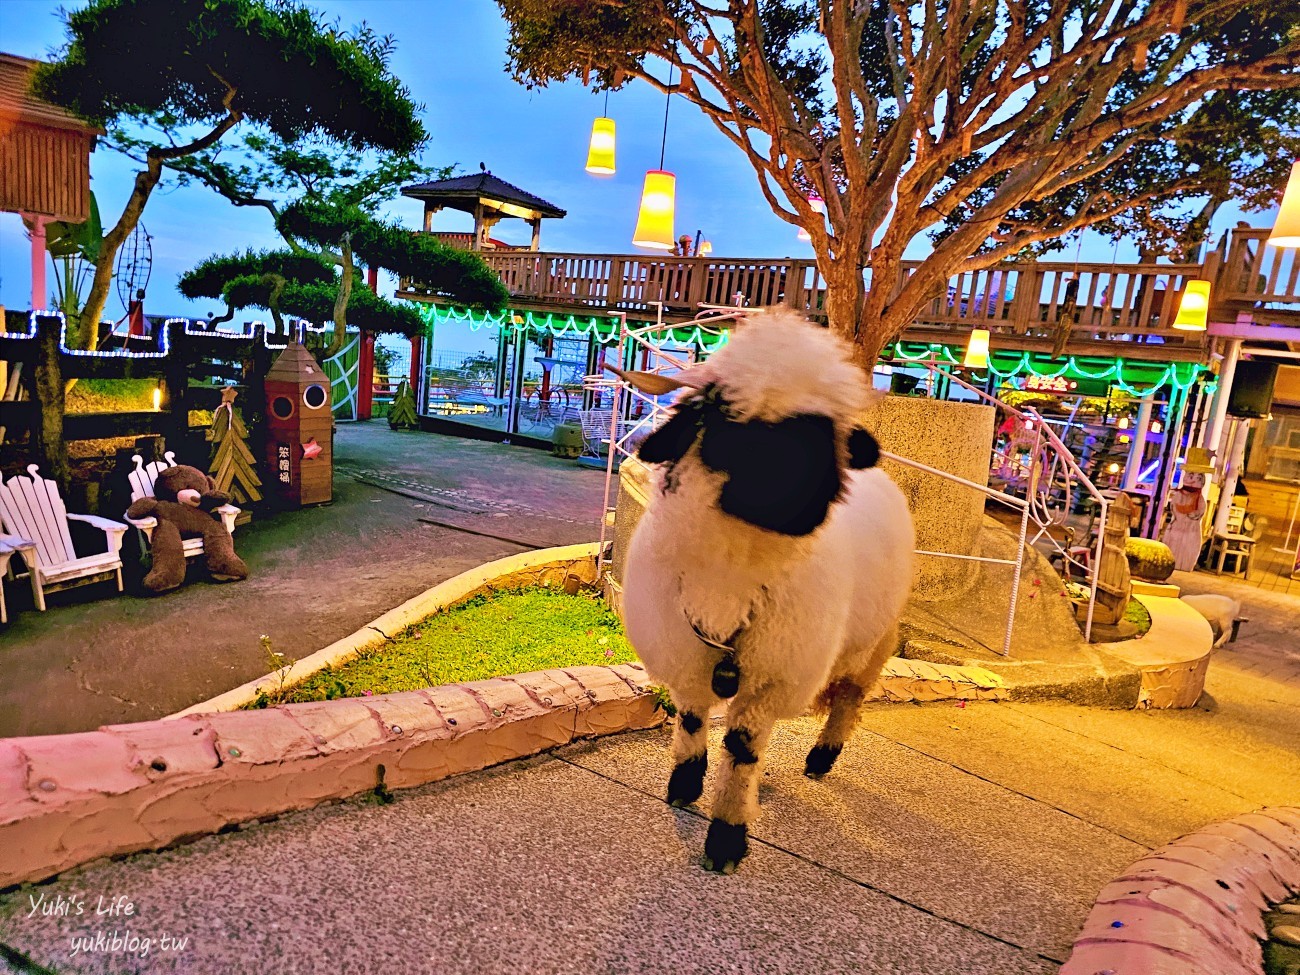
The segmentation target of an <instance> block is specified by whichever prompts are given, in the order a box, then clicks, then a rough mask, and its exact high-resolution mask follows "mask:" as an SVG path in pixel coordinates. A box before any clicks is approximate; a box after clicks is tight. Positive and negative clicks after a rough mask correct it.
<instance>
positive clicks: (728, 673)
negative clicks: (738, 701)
mask: <svg viewBox="0 0 1300 975" xmlns="http://www.w3.org/2000/svg"><path fill="white" fill-rule="evenodd" d="M738 690H740V668H739V667H737V666H736V659H735V658H734V657H730V656H728V657H723V658H722V659H721V660H719V661H718V664H717V666H716V667H714V668H713V693H714V694H716V695H718V697H720V698H723V699H724V700H725V699H726V698H731V697H735V696H736V692H737V691H738Z"/></svg>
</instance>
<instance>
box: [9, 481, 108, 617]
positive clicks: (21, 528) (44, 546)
mask: <svg viewBox="0 0 1300 975" xmlns="http://www.w3.org/2000/svg"><path fill="white" fill-rule="evenodd" d="M27 472H28V473H29V474H30V475H31V476H30V477H23V476H21V475H19V476H17V477H11V478H9V479H8V480H4V479H3V478H0V521H3V523H4V528H5V530H6V531H8V532H10V533H11V534H14V535H19V536H21V537H22V538H26V539H30V540H31V541H32V542H34V543H35V546H36V549H35V554H34V557H33V559H32V564H31V565H29V566H28V569H29V570H30V571H31V573H32V577H33V584H32V591H33V593H34V594H35V596H36V608H37V609H41V610H43V609H45V593H46V592H56V591H58V590H60V589H67V588H70V587H71V586H78V585H82V584H84V583H88V582H97V581H99V580H100V579H107V578H111V577H113V576H116V577H117V591H118V592H121V591H122V555H121V551H122V535H123V534H124V533H125V532H126V531H127V526H126V525H124V524H122V523H121V522H120V521H113V520H112V519H111V518H100V517H98V516H97V515H74V514H71V513H70V512H69V511H68V509H67V507H66V506H65V505H64V503H63V499H62V498H61V497H59V488H58V485H56V484H55V483H54V482H53V481H47V480H45V479H44V478H42V477H41V476H40V474H39V472H38V470H37V467H36V465H35V464H31V465H29V466H28V468H27ZM70 521H81V522H85V523H86V524H88V525H91V526H93V527H95V528H98V529H99V530H100V531H102V532H103V533H104V538H105V541H106V542H107V546H108V550H107V551H106V552H99V553H97V554H95V555H83V556H78V555H77V552H76V549H74V548H73V547H72V535H71V533H70V532H69V531H68V522H70Z"/></svg>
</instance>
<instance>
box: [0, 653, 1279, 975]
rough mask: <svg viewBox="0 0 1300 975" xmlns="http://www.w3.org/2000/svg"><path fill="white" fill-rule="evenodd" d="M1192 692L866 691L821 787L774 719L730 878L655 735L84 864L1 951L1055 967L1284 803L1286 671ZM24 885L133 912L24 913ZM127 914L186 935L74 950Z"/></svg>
mask: <svg viewBox="0 0 1300 975" xmlns="http://www.w3.org/2000/svg"><path fill="white" fill-rule="evenodd" d="M1261 629H1262V628H1261ZM1240 642H1241V641H1239V643H1240ZM1236 652H1237V653H1239V654H1243V655H1249V654H1252V653H1253V652H1254V649H1253V648H1252V646H1251V645H1250V644H1248V643H1241V649H1240V650H1238V651H1236ZM1216 662H1217V658H1216ZM1209 695H1210V696H1209V698H1208V699H1207V700H1206V701H1205V702H1204V705H1203V706H1199V707H1197V708H1195V709H1192V710H1190V711H1184V712H1167V711H1166V712H1130V711H1107V710H1098V709H1089V708H1085V707H1081V706H1076V705H1067V704H1017V703H1006V702H1003V703H997V704H992V703H982V704H974V703H972V704H970V705H968V706H967V707H964V708H963V707H959V706H957V705H954V704H952V703H946V704H942V705H926V706H918V705H892V706H891V705H872V706H869V707H868V708H867V710H866V713H865V716H864V721H863V723H862V726H861V727H860V728H859V730H858V732H857V733H856V735H855V736H854V739H853V741H852V742H851V743H850V745H849V747H848V748H846V750H845V753H844V755H843V757H842V758H841V761H840V764H839V765H837V767H836V770H835V771H834V772H833V773H832V774H831V775H830V776H828V777H827V778H826V779H825V780H823V781H822V782H812V781H809V780H807V779H805V778H804V777H803V776H802V774H801V770H802V756H803V754H804V753H805V752H806V751H807V749H808V748H809V746H810V745H811V743H812V742H813V740H814V738H815V735H816V729H817V725H816V722H815V721H813V720H811V719H801V720H798V721H793V722H789V723H786V724H784V725H782V726H781V727H780V728H779V729H778V732H777V734H776V735H775V737H774V740H773V747H772V752H771V758H770V762H769V765H768V768H767V772H766V775H765V778H764V784H763V787H762V791H761V796H760V798H761V801H762V803H763V813H762V816H761V817H760V819H759V820H758V822H757V823H756V824H755V827H754V840H755V842H754V849H753V853H752V854H751V857H750V858H749V859H748V860H747V861H746V862H745V864H744V865H743V866H742V868H741V870H740V871H739V872H738V873H737V874H736V875H735V876H732V877H718V876H714V875H711V874H707V873H705V872H704V871H703V870H702V869H701V868H700V867H699V865H698V861H699V856H700V852H701V849H702V844H703V839H704V832H705V828H706V825H707V823H706V820H705V818H704V815H705V814H706V812H707V801H708V796H709V795H710V793H709V792H708V791H707V790H706V793H705V799H704V800H703V802H702V803H701V809H699V810H695V809H692V810H684V811H675V810H672V809H670V808H669V807H668V806H667V805H665V804H664V802H663V801H662V798H661V796H662V793H663V788H664V783H665V781H666V777H667V772H668V763H669V759H668V755H667V737H668V734H667V732H666V731H655V732H644V733H636V734H629V735H624V736H620V737H618V738H614V739H607V740H603V741H600V742H596V743H591V744H585V745H579V746H573V747H570V748H567V749H564V750H561V751H560V752H557V753H555V754H553V755H551V756H547V757H542V758H537V759H532V760H528V761H524V762H518V763H512V764H508V765H504V766H500V767H498V768H496V769H491V770H488V771H485V772H481V773H475V774H471V775H467V776H462V777H459V778H456V779H451V780H448V781H445V782H442V783H439V784H435V785H431V786H426V787H423V788H419V789H413V790H410V791H407V792H402V793H399V794H398V796H397V800H396V802H394V803H393V804H391V805H380V804H377V803H374V802H372V801H349V802H346V803H342V804H339V805H335V806H330V807H326V808H321V809H317V810H313V811H310V812H307V813H301V814H295V815H291V816H286V817H284V818H282V819H280V820H278V821H276V822H273V823H267V824H261V825H251V826H249V827H247V828H245V829H242V830H239V831H236V832H233V833H229V834H226V835H222V836H217V837H209V838H206V839H202V840H199V841H198V842H196V843H194V844H191V845H188V846H182V847H179V848H176V849H173V850H170V851H164V852H162V853H156V854H141V855H137V856H133V857H129V858H127V859H125V860H122V861H118V862H100V863H97V864H91V865H88V866H87V867H84V868H82V869H79V870H76V871H72V872H71V873H68V874H65V875H64V876H63V877H61V878H59V879H58V880H56V881H54V882H51V883H48V884H44V885H40V886H39V887H33V888H26V889H21V890H19V891H16V892H12V893H10V894H9V895H7V896H5V897H3V898H0V943H3V944H5V945H8V946H9V947H10V949H11V951H12V952H18V953H20V954H21V955H22V956H25V957H28V958H30V959H31V961H32V962H33V963H34V964H39V965H40V966H43V967H45V968H50V969H52V970H56V971H59V972H113V973H120V972H142V973H152V972H194V973H203V975H224V973H227V972H230V973H236V972H244V971H251V970H256V971H267V972H277V973H295V972H321V971H330V972H358V973H369V972H383V973H386V975H387V973H408V972H409V973H422V972H434V973H441V972H458V973H473V972H485V973H486V972H494V971H500V970H501V969H502V968H506V967H508V968H511V969H513V970H518V971H525V972H537V973H550V972H576V973H584V975H586V973H606V972H607V973H619V975H621V973H625V972H627V973H631V972H651V971H654V972H661V971H674V972H681V973H691V972H700V973H704V972H710V973H712V972H730V971H735V972H804V971H809V970H813V971H822V972H845V973H848V972H873V973H874V972H889V973H907V975H921V973H925V975H974V973H990V975H1019V973H1039V972H1051V971H1054V970H1055V969H1056V967H1057V965H1058V964H1059V963H1060V962H1061V961H1063V960H1064V959H1065V958H1066V957H1067V955H1068V952H1069V945H1070V943H1071V941H1072V940H1073V938H1074V936H1075V934H1076V932H1077V930H1078V928H1079V925H1080V924H1081V923H1082V921H1083V919H1084V917H1085V916H1086V914H1087V912H1088V909H1089V907H1090V906H1091V903H1092V900H1093V898H1094V897H1095V895H1096V893H1097V892H1098V890H1100V888H1101V887H1102V886H1103V885H1104V884H1105V883H1106V882H1107V881H1108V880H1109V879H1110V878H1111V877H1113V876H1115V875H1116V874H1118V873H1119V872H1120V871H1121V870H1122V869H1123V868H1124V867H1125V866H1127V865H1128V864H1129V863H1131V862H1132V861H1133V860H1135V859H1137V858H1138V857H1139V856H1141V855H1143V854H1144V853H1145V852H1146V851H1147V850H1149V849H1150V848H1152V847H1155V846H1158V845H1160V844H1162V843H1164V842H1166V841H1167V840H1169V839H1171V838H1173V837H1175V836H1177V835H1179V834H1181V833H1184V832H1186V831H1188V830H1191V829H1194V828H1197V827H1199V826H1202V825H1205V824H1207V823H1210V822H1214V821H1217V820H1221V819H1225V818H1228V817H1230V816H1233V815H1236V814H1238V813H1241V812H1244V811H1247V810H1252V809H1255V808H1258V807H1260V806H1262V805H1268V804H1276V803H1283V802H1290V803H1295V802H1296V801H1297V799H1298V798H1300V796H1298V795H1297V793H1298V791H1300V790H1298V789H1297V786H1296V783H1300V756H1297V754H1296V751H1295V748H1294V742H1295V741H1296V740H1298V739H1300V687H1297V686H1295V685H1293V684H1289V683H1285V682H1278V681H1272V680H1270V679H1268V678H1264V677H1259V676H1256V675H1254V674H1251V673H1245V672H1242V671H1240V670H1238V669H1236V668H1234V667H1231V666H1223V667H1216V666H1215V665H1214V664H1212V665H1211V668H1210V675H1209ZM713 737H714V739H715V741H714V742H713V745H714V754H715V756H716V755H717V746H718V742H717V740H716V739H717V738H718V737H719V731H718V729H715V733H714V735H713ZM715 761H716V758H715ZM710 784H711V783H710ZM41 893H44V894H45V895H46V897H47V899H52V898H54V897H55V896H56V895H57V894H60V893H61V894H63V895H64V896H65V897H66V896H71V895H78V896H81V897H84V898H85V899H86V901H87V904H88V905H93V904H94V902H95V900H96V898H98V897H99V896H100V895H103V896H104V898H105V901H106V902H109V901H111V900H112V899H113V898H116V897H125V898H127V899H128V900H130V901H131V902H132V904H133V905H134V907H135V911H136V913H135V914H134V915H133V916H132V917H131V918H129V919H123V918H121V917H116V918H114V917H96V916H94V915H93V913H92V912H91V908H90V906H88V907H87V915H86V916H82V917H44V916H41V915H40V914H39V913H38V914H37V915H35V916H34V917H30V918H29V917H27V916H26V915H27V914H28V912H29V910H30V903H31V902H30V899H29V898H30V897H32V896H39V895H40V894H41ZM127 920H129V921H130V924H129V925H128V924H127V923H126V921H127ZM127 927H129V928H130V929H131V931H132V932H133V933H134V934H135V935H136V936H145V937H150V938H153V939H158V938H160V937H161V936H162V935H163V934H167V935H168V936H169V937H172V936H177V937H187V938H189V939H190V940H189V941H188V943H187V946H186V948H185V949H184V950H183V951H169V952H161V951H159V950H158V948H157V946H156V944H155V947H154V949H153V952H152V953H151V954H150V956H149V957H148V958H145V959H138V958H137V959H135V960H129V959H127V958H125V957H124V956H123V955H122V954H117V955H114V954H112V953H111V952H108V951H106V950H101V951H95V952H93V953H91V954H88V955H85V956H84V957H75V956H74V957H69V954H68V952H69V951H70V950H71V945H72V943H73V942H72V939H73V938H74V937H91V938H92V939H93V937H94V935H95V934H96V933H97V932H99V931H104V932H105V933H106V934H107V933H108V932H111V931H119V932H120V931H122V930H125V929H126V928H127ZM91 944H93V941H92V942H91ZM10 957H11V958H14V957H17V956H15V955H12V954H11V956H10ZM10 964H11V967H12V968H13V970H15V971H24V970H26V971H39V970H41V969H38V968H27V969H24V968H23V967H20V966H19V965H17V964H14V963H13V962H12V961H11V963H10Z"/></svg>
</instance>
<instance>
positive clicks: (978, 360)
mask: <svg viewBox="0 0 1300 975" xmlns="http://www.w3.org/2000/svg"><path fill="white" fill-rule="evenodd" d="M961 364H962V365H963V366H967V367H969V368H972V369H987V368H988V364H989V330H988V329H987V328H973V329H971V333H970V342H968V343H967V345H966V357H965V358H964V359H962V360H961Z"/></svg>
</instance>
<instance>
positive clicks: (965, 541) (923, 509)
mask: <svg viewBox="0 0 1300 975" xmlns="http://www.w3.org/2000/svg"><path fill="white" fill-rule="evenodd" d="M994 414H995V411H994V409H993V407H991V406H982V405H978V404H974V403H951V402H947V401H945V400H932V399H921V398H919V397H912V396H886V397H885V398H884V399H883V400H881V401H880V404H879V405H878V406H877V407H875V409H873V410H872V411H871V413H869V414H868V416H867V428H868V429H870V430H871V432H872V433H873V434H874V435H875V437H876V439H877V440H878V441H879V442H880V446H881V448H882V449H884V450H887V451H889V452H890V453H891V454H897V455H898V456H900V457H906V458H907V459H908V460H914V461H917V462H918V463H921V464H926V465H928V466H930V467H934V468H936V469H938V470H941V471H945V472H946V473H949V474H956V475H957V476H958V477H962V478H965V479H966V480H968V481H974V482H975V483H976V484H980V485H984V486H987V485H988V482H989V457H990V453H989V451H990V449H991V447H992V444H993V421H994ZM882 466H883V467H884V469H885V470H886V471H888V472H889V476H890V477H892V478H893V479H894V481H895V483H897V484H898V486H899V487H900V488H902V489H903V494H905V495H906V496H907V506H908V508H909V509H910V510H911V512H912V522H913V523H914V524H915V525H916V547H917V548H918V549H924V550H926V551H932V552H952V553H954V554H956V555H975V554H978V553H977V552H976V549H977V548H978V547H979V541H980V532H981V530H982V527H983V524H984V495H983V494H981V493H980V492H979V491H976V490H975V489H974V488H971V487H967V486H965V485H962V484H955V483H954V482H952V481H949V480H945V479H944V478H941V477H939V476H937V475H935V474H930V473H927V472H925V471H918V470H916V469H915V468H912V467H906V466H904V465H902V464H897V463H893V462H891V461H885V462H884V464H883V465H882ZM979 573H980V563H978V562H970V561H967V560H963V559H941V558H934V557H927V556H919V557H918V558H917V570H916V582H915V585H914V587H913V598H914V599H919V600H922V601H928V600H931V599H950V598H953V597H956V596H961V595H963V594H965V593H967V592H970V590H971V589H972V588H974V587H975V586H976V584H977V583H978V581H979Z"/></svg>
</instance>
